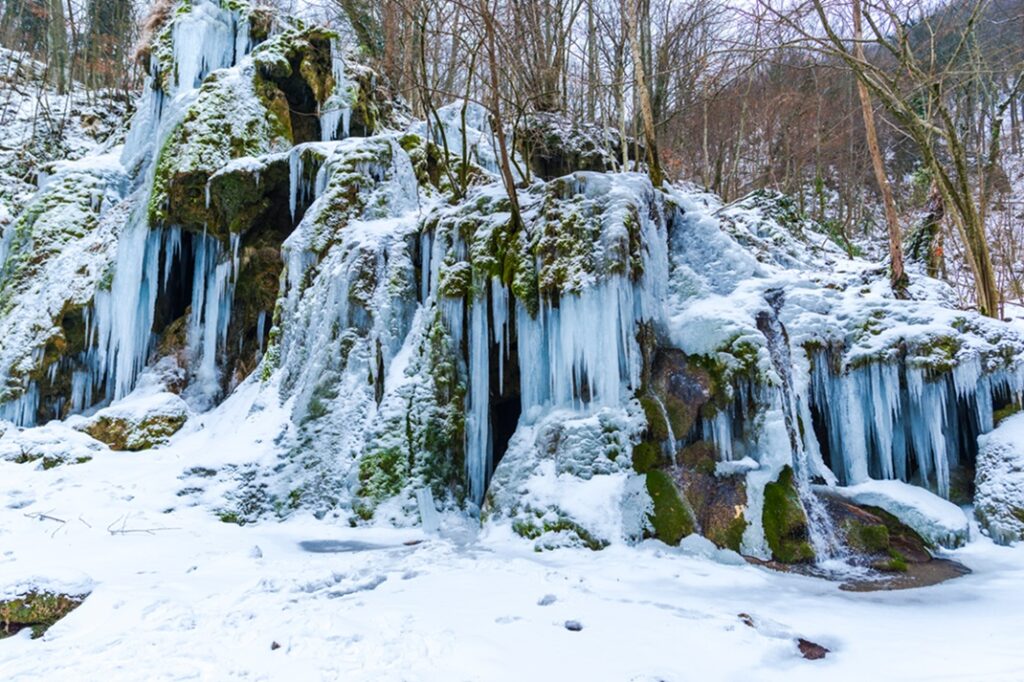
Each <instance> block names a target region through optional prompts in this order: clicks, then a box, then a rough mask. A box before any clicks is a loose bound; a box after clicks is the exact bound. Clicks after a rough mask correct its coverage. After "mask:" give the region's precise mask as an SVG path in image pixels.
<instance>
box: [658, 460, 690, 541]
mask: <svg viewBox="0 0 1024 682" xmlns="http://www.w3.org/2000/svg"><path fill="white" fill-rule="evenodd" d="M647 492H648V494H649V495H650V496H651V500H653V501H654V508H653V510H652V511H651V514H650V522H651V529H652V531H653V535H654V537H656V538H658V539H659V540H661V541H662V542H664V543H666V544H669V545H678V544H679V541H680V540H682V539H683V538H684V537H686V536H687V535H690V534H691V533H693V532H694V531H695V530H696V523H695V522H694V519H693V512H692V511H690V508H689V505H688V504H686V501H685V500H683V498H682V496H680V494H679V489H678V488H676V484H675V483H674V482H673V481H672V477H671V476H669V475H668V474H666V473H665V472H664V471H660V470H654V471H649V472H648V473H647Z"/></svg>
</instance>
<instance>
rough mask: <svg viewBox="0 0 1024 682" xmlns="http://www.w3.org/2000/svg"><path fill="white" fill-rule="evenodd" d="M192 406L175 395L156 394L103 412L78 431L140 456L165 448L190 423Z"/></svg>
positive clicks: (113, 448) (131, 400) (112, 446)
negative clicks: (139, 453)
mask: <svg viewBox="0 0 1024 682" xmlns="http://www.w3.org/2000/svg"><path fill="white" fill-rule="evenodd" d="M188 415H189V411H188V405H186V404H185V401H184V400H182V399H181V398H180V397H179V396H177V395H175V394H173V393H154V394H152V395H148V396H145V397H140V398H138V399H135V400H133V399H131V396H130V397H129V399H128V400H126V401H125V402H124V403H122V404H120V405H114V406H112V407H108V408H105V409H102V410H100V411H99V412H97V413H96V414H95V415H93V416H92V417H90V418H89V419H88V420H85V422H84V423H82V424H81V425H79V426H78V428H79V429H80V430H82V431H84V432H85V433H88V434H89V435H90V436H92V437H93V438H95V439H96V440H98V441H100V442H103V443H106V444H107V445H108V446H110V449H111V450H128V451H131V452H138V451H140V450H148V449H150V448H153V447H157V446H159V445H163V444H165V443H166V442H167V441H168V440H170V438H171V436H173V435H174V434H175V433H177V432H178V431H179V430H180V429H181V427H182V426H184V425H185V422H186V421H188Z"/></svg>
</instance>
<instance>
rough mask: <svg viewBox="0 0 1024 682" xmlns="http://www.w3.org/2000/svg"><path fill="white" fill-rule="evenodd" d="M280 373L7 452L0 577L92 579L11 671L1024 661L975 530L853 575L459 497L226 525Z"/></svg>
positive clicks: (1019, 591)
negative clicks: (436, 521)
mask: <svg viewBox="0 0 1024 682" xmlns="http://www.w3.org/2000/svg"><path fill="white" fill-rule="evenodd" d="M271 393H272V392H271V391H269V390H267V388H266V387H264V388H263V389H260V388H259V387H258V385H257V384H255V382H249V383H247V384H246V385H243V387H242V388H241V389H240V391H239V392H238V393H236V394H235V395H234V396H233V397H232V398H231V399H230V400H228V401H227V402H226V403H225V404H224V405H222V406H221V407H220V408H218V409H217V410H215V411H213V412H211V413H208V414H207V415H204V416H201V417H195V418H193V420H192V421H191V422H190V423H189V424H188V425H187V426H186V427H185V429H184V430H183V431H182V432H181V433H180V434H178V435H177V436H175V438H174V439H173V440H172V442H171V444H170V445H169V446H167V447H163V448H157V449H153V450H149V451H146V452H142V453H127V452H113V451H110V450H108V449H106V448H105V447H99V448H96V447H95V446H93V447H91V448H90V449H89V450H88V454H89V456H91V457H92V459H91V460H89V461H87V462H84V463H80V464H74V463H66V464H63V465H60V466H56V467H53V468H49V469H44V468H43V467H42V465H41V464H40V463H39V462H35V463H22V464H17V463H14V462H13V461H4V460H0V480H2V481H3V486H2V490H0V597H5V596H12V595H14V594H16V593H18V592H21V591H24V590H26V589H29V588H49V589H54V590H61V591H65V592H69V593H73V594H74V593H84V592H89V593H90V594H89V597H88V598H87V599H86V600H85V602H84V604H83V605H82V606H81V607H80V608H78V609H77V610H75V611H73V612H72V613H71V614H70V615H68V616H67V617H66V618H65V619H63V620H62V621H60V622H58V623H57V624H56V625H55V626H53V627H52V628H51V629H50V630H49V631H48V632H47V634H46V635H45V636H44V637H43V638H42V639H38V640H32V639H30V638H29V634H28V631H23V632H22V633H20V634H19V635H16V636H13V637H11V638H8V639H4V640H0V679H3V680H108V681H112V680H143V679H145V680H179V679H199V680H231V679H247V680H318V679H326V680H506V679H507V680H525V679H532V680H549V679H554V680H565V679H591V680H693V679H701V680H752V679H757V680H770V679H785V680H800V679H814V680H820V679H828V680H845V679H851V680H852V679H858V680H871V679H903V680H925V679H928V680H935V679H944V680H953V679H957V680H980V679H985V680H1020V679H1024V649H1022V646H1021V645H1022V644H1024V634H1022V633H1021V629H1020V623H1021V613H1024V546H1017V547H997V546H995V545H994V544H992V543H991V542H990V541H989V540H988V539H986V538H984V537H983V536H982V535H981V534H980V533H979V532H977V528H974V529H972V531H973V532H972V533H971V537H972V538H973V540H972V541H971V542H970V543H969V544H968V545H967V546H966V547H964V548H962V549H960V550H956V551H954V552H950V553H948V556H950V557H952V558H955V559H957V560H959V561H961V562H963V563H964V564H966V565H967V566H969V567H970V568H971V569H972V570H973V571H974V572H973V573H972V574H971V575H968V576H966V577H963V578H959V579H956V580H953V581H951V582H947V583H944V584H941V585H937V586H933V587H927V588H920V589H915V590H907V591H900V592H874V593H854V592H844V591H841V590H839V587H838V585H837V584H835V583H830V582H827V581H824V580H820V579H817V578H810V577H804V576H798V575H792V574H782V573H776V572H772V571H769V570H767V569H764V568H759V567H755V566H749V565H739V566H737V565H727V564H722V563H716V562H714V561H712V560H711V559H708V558H704V557H701V556H699V555H694V554H693V553H690V554H688V553H687V551H686V550H685V549H677V548H670V547H667V546H666V545H663V544H661V543H658V542H653V541H651V542H646V543H644V544H641V545H640V546H638V547H628V546H625V545H614V546H612V547H610V548H608V549H606V550H603V551H600V552H591V551H589V550H585V549H560V550H555V551H549V552H543V553H537V552H534V551H533V545H532V544H531V543H528V542H526V541H524V540H522V539H520V538H517V537H515V536H513V535H512V534H511V533H508V532H507V531H505V530H504V528H503V527H501V526H494V527H493V528H491V529H490V530H489V531H488V532H487V533H485V534H483V535H477V534H476V533H475V532H474V531H473V529H472V524H471V522H469V521H467V520H466V519H464V518H462V517H456V516H450V517H447V518H445V519H444V520H443V523H442V531H441V533H440V535H424V534H423V532H422V530H420V529H405V530H402V529H390V528H358V529H353V528H348V527H347V524H344V523H339V522H337V521H332V520H329V519H328V520H317V519H314V518H312V517H311V516H308V515H305V516H304V515H298V516H293V517H291V518H290V519H289V520H287V521H284V522H280V523H278V522H273V521H265V522H262V523H259V524H256V525H252V526H245V527H240V526H237V525H234V524H230V523H223V522H221V521H220V520H219V519H218V517H217V514H216V510H217V503H218V501H219V500H220V499H221V496H222V494H223V492H222V489H220V488H219V486H220V485H223V483H224V482H222V481H220V480H219V474H218V473H217V472H219V471H223V470H225V468H230V466H229V465H231V464H232V463H235V464H238V463H243V462H247V461H253V460H259V459H260V458H261V457H264V456H269V455H270V454H271V453H272V452H273V448H274V444H273V441H274V439H275V437H276V436H277V435H278V432H279V430H280V428H281V425H282V424H284V423H285V422H286V414H287V413H286V410H285V409H284V408H283V407H280V406H278V405H277V404H276V401H275V400H271V399H269V398H268V396H269V395H270V394H271ZM59 429H67V427H66V426H63V425H61V426H57V425H54V426H51V427H40V428H37V429H35V430H33V431H31V432H24V433H23V434H17V433H15V432H12V431H8V433H6V434H5V435H4V439H3V440H5V441H8V445H10V443H12V442H17V440H18V438H21V437H26V438H27V437H28V436H31V437H32V438H33V439H34V441H33V442H42V443H45V442H48V441H47V438H46V437H45V436H46V435H47V434H46V432H47V430H54V431H56V430H59ZM51 435H53V436H55V437H57V436H59V434H56V433H54V434H51ZM26 442H28V440H26ZM74 443H78V441H74ZM82 447H85V446H84V445H83V446H82ZM72 454H73V453H72ZM69 459H70V461H72V462H73V461H74V458H73V457H72V458H69ZM41 515H42V517H41ZM53 519H59V520H60V521H57V520H53ZM417 541H418V544H407V543H411V542H417ZM304 543H306V544H304ZM687 544H688V543H684V546H686V545H687ZM316 550H319V551H316ZM324 550H335V551H324ZM740 614H748V615H749V617H750V620H752V622H753V623H754V625H755V627H750V626H748V625H746V624H745V623H744V621H743V619H741V618H740ZM569 621H576V622H577V623H578V624H579V625H580V626H581V627H582V629H581V630H578V631H573V630H570V629H568V628H567V627H566V623H567V622H569ZM801 637H802V638H805V639H808V640H810V641H813V642H816V643H818V644H821V645H823V646H825V647H827V648H828V649H830V650H831V653H829V654H828V656H827V657H826V658H825V659H824V660H817V661H810V660H805V659H804V658H802V657H801V655H800V653H799V651H798V648H797V639H798V638H801Z"/></svg>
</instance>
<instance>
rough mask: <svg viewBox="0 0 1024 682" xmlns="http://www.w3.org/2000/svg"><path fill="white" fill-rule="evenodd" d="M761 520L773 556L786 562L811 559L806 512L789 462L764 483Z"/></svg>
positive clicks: (804, 561)
mask: <svg viewBox="0 0 1024 682" xmlns="http://www.w3.org/2000/svg"><path fill="white" fill-rule="evenodd" d="M762 522H763V524H764V535H765V539H767V541H768V547H769V548H770V549H771V551H772V558H773V559H775V560H776V561H779V562H782V563H785V564H797V563H807V562H810V561H813V560H814V550H813V549H812V548H811V543H810V541H809V535H808V527H807V514H806V512H805V511H804V508H803V505H802V504H801V503H800V495H799V493H798V492H797V489H796V484H795V482H794V480H793V470H792V469H791V468H790V467H788V466H787V467H784V468H783V469H782V471H781V472H780V473H779V477H778V479H777V480H776V481H774V482H772V483H769V484H768V485H766V486H765V487H764V511H763V513H762Z"/></svg>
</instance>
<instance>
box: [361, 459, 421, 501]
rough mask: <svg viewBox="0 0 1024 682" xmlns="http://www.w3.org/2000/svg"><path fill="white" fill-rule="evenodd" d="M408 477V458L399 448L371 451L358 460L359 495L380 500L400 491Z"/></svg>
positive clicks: (371, 499)
mask: <svg viewBox="0 0 1024 682" xmlns="http://www.w3.org/2000/svg"><path fill="white" fill-rule="evenodd" d="M408 478H409V470H408V458H407V457H406V456H405V453H404V452H402V451H401V450H400V449H399V448H396V447H390V448H384V449H382V450H376V451H371V452H369V453H367V454H366V455H364V456H363V458H362V459H361V460H360V461H359V496H360V497H363V498H366V499H367V500H370V501H372V502H381V501H382V500H385V499H387V498H389V497H394V496H395V495H397V494H398V493H399V492H401V490H402V488H403V487H404V486H405V483H406V481H407V480H408Z"/></svg>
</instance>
